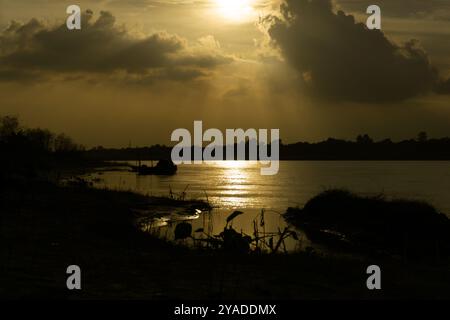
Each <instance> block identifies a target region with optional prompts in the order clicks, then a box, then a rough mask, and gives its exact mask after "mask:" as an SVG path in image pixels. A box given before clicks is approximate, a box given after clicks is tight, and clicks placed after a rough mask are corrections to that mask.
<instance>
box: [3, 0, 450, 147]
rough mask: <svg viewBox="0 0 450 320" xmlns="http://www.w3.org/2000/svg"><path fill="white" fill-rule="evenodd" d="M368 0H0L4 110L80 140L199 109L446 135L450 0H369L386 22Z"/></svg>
mask: <svg viewBox="0 0 450 320" xmlns="http://www.w3.org/2000/svg"><path fill="white" fill-rule="evenodd" d="M372 2H373V1H366V0H336V1H327V0H313V1H308V0H296V1H294V0H289V1H282V0H273V1H270V0H209V1H208V0H201V1H195V0H190V1H189V0H160V1H152V0H123V1H119V0H92V1H85V0H83V1H81V0H79V1H74V0H71V1H59V0H58V1H57V0H21V1H13V0H0V29H1V33H0V114H14V115H18V116H19V117H20V118H21V119H22V121H23V122H24V123H25V124H26V125H29V126H40V127H46V128H50V129H51V130H54V131H57V132H65V133H67V134H69V135H71V136H72V137H73V138H74V139H75V140H77V141H78V142H80V143H83V144H85V145H87V146H95V145H104V146H117V147H120V146H128V144H129V143H130V142H131V143H132V144H133V145H149V144H155V143H169V140H170V133H171V132H172V131H173V130H174V129H176V128H181V127H185V128H191V127H192V125H193V121H194V120H203V121H204V126H205V127H209V128H211V127H217V128H221V129H225V128H237V127H242V128H279V129H280V130H281V137H282V139H283V141H284V142H296V141H298V140H309V141H316V140H321V139H326V138H328V137H330V136H333V137H337V138H348V139H353V138H354V137H355V136H356V135H357V134H360V133H368V134H370V135H372V136H374V137H375V138H377V139H382V138H387V137H391V138H393V139H395V140H396V139H402V138H409V137H413V136H415V135H416V134H417V132H419V131H423V130H425V131H428V133H429V135H430V136H432V137H433V136H436V137H439V136H450V82H449V81H448V80H447V79H448V78H449V77H450V54H449V53H450V2H449V1H446V0H389V1H388V0H382V1H377V3H378V4H379V5H380V7H381V9H382V32H379V31H373V30H367V29H366V28H365V27H364V26H363V25H362V24H360V22H364V21H365V19H366V18H367V15H366V14H365V11H366V8H367V7H368V6H369V5H371V4H373V3H372ZM71 4H77V5H79V6H80V7H81V9H82V10H83V12H84V14H83V18H82V24H83V26H82V30H81V31H68V30H67V28H66V27H65V19H66V17H67V15H66V8H67V6H68V5H71ZM280 5H281V7H280Z"/></svg>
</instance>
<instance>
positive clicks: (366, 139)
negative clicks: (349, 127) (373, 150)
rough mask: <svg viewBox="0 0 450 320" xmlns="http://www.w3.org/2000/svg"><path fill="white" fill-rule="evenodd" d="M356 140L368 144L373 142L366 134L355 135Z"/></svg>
mask: <svg viewBox="0 0 450 320" xmlns="http://www.w3.org/2000/svg"><path fill="white" fill-rule="evenodd" d="M356 142H357V143H359V144H370V143H373V139H372V138H371V137H369V135H368V134H365V135H359V136H358V137H356Z"/></svg>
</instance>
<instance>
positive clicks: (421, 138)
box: [417, 131, 428, 142]
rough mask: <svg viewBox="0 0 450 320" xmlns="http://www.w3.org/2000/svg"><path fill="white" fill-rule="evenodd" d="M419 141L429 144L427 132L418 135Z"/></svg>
mask: <svg viewBox="0 0 450 320" xmlns="http://www.w3.org/2000/svg"><path fill="white" fill-rule="evenodd" d="M417 141H419V142H427V141H428V134H427V133H426V132H425V131H422V132H419V134H418V135H417Z"/></svg>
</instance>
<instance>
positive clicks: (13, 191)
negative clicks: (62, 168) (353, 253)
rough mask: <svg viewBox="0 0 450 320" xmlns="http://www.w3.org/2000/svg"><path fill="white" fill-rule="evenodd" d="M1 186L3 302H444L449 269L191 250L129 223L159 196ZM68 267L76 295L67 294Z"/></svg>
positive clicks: (449, 286) (11, 184)
mask: <svg viewBox="0 0 450 320" xmlns="http://www.w3.org/2000/svg"><path fill="white" fill-rule="evenodd" d="M0 188H1V189H0V297H1V298H3V299H5V298H13V299H15V298H37V299H43V298H44V299H45V298H52V299H160V300H161V299H184V300H185V299H188V300H190V299H200V298H210V299H277V300H278V299H347V298H352V299H380V298H394V299H397V298H428V299H430V298H450V290H449V289H450V270H449V268H448V266H447V265H442V264H441V265H435V266H430V265H428V266H423V265H422V266H420V265H413V264H410V263H407V262H405V261H393V260H387V261H380V260H377V261H358V260H348V259H343V258H340V259H338V258H327V257H318V256H315V255H310V254H306V253H304V254H303V253H302V254H300V253H299V254H295V255H264V256H261V255H246V256H230V255H225V254H223V253H220V252H205V251H194V250H188V249H185V248H180V247H174V246H173V245H171V244H167V243H164V242H162V241H161V240H158V239H154V238H152V237H151V236H149V235H146V234H143V233H141V232H139V231H138V230H137V229H136V228H135V227H134V226H133V224H132V221H133V213H132V210H133V209H136V208H139V207H142V206H144V205H146V204H148V202H152V201H161V200H156V199H149V198H145V197H143V196H139V195H135V194H130V193H125V192H114V191H104V190H92V189H89V188H83V187H59V186H55V185H52V184H49V183H44V182H32V183H31V182H25V181H24V182H21V183H20V182H17V181H15V182H10V181H7V182H3V183H2V186H1V187H0ZM72 264H75V265H79V266H80V267H81V270H82V290H81V291H69V290H67V289H66V278H67V275H66V268H67V266H69V265H72ZM371 264H378V265H380V266H381V268H382V272H383V273H382V287H383V290H381V291H377V292H374V291H369V290H368V289H367V287H366V279H367V277H368V276H367V275H366V268H367V267H368V266H369V265H371Z"/></svg>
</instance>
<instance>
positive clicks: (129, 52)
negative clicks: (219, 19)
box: [0, 11, 232, 81]
mask: <svg viewBox="0 0 450 320" xmlns="http://www.w3.org/2000/svg"><path fill="white" fill-rule="evenodd" d="M82 23H83V25H82V29H81V30H76V31H69V30H67V28H66V26H65V24H63V25H58V26H49V25H46V24H44V23H42V22H40V21H38V20H36V19H32V20H30V21H29V22H28V23H25V24H21V23H18V22H12V23H11V24H10V25H9V27H8V28H6V29H5V30H4V31H3V32H2V33H1V34H0V48H1V49H0V66H1V67H0V81H1V80H8V79H9V80H19V79H22V78H23V79H29V78H30V77H32V76H33V75H40V76H42V75H52V74H66V73H86V74H107V75H109V76H110V75H112V74H126V75H133V77H134V79H135V80H136V81H138V80H139V78H140V77H141V78H142V79H144V80H145V81H148V79H149V77H155V78H158V77H161V79H169V80H176V81H187V80H190V79H195V78H197V77H200V76H205V75H207V74H208V72H210V71H211V70H213V69H214V68H215V67H217V66H219V65H222V64H227V63H230V62H231V61H232V59H231V58H230V57H227V56H225V55H222V54H221V53H220V51H218V50H217V49H214V50H213V49H211V48H209V47H208V46H204V45H202V44H201V43H198V44H196V45H195V46H190V45H189V44H188V43H187V41H186V40H184V39H182V38H180V37H178V36H176V35H172V34H168V33H166V32H159V33H155V34H152V35H148V36H145V37H136V36H133V35H132V34H131V32H129V31H128V30H127V29H126V28H125V27H118V26H116V19H115V17H114V16H113V15H112V14H111V13H109V12H105V11H103V12H101V13H100V16H99V17H98V18H97V19H96V20H94V19H93V13H92V12H91V11H86V12H85V13H84V14H83V17H82ZM210 40H211V39H210ZM211 41H213V40H211ZM24 70H26V71H24ZM2 75H3V76H2ZM6 75H9V77H7V76H6Z"/></svg>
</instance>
